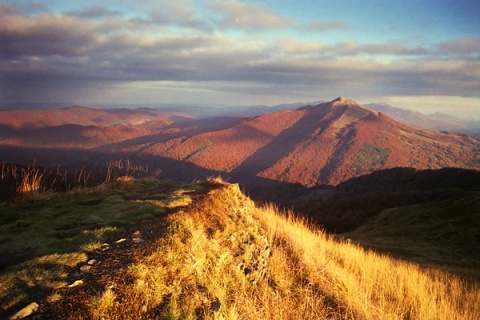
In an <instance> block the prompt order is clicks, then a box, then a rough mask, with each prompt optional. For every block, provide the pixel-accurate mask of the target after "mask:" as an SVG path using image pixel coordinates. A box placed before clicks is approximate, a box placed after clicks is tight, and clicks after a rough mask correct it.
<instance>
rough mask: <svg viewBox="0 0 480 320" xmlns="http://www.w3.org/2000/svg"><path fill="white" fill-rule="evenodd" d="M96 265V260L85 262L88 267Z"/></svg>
mask: <svg viewBox="0 0 480 320" xmlns="http://www.w3.org/2000/svg"><path fill="white" fill-rule="evenodd" d="M97 263H98V260H96V259H92V260H90V261H88V262H87V264H88V265H89V266H93V265H96V264H97Z"/></svg>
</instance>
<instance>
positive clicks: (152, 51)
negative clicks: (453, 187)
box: [0, 0, 480, 102]
mask: <svg viewBox="0 0 480 320" xmlns="http://www.w3.org/2000/svg"><path fill="white" fill-rule="evenodd" d="M141 6H142V8H141V9H142V10H139V11H138V12H133V13H130V14H127V13H126V12H124V11H121V10H120V9H112V8H107V7H102V6H93V7H86V8H81V9H78V10H70V11H64V12H62V11H60V12H52V11H49V10H48V8H45V7H41V6H37V7H33V6H30V7H28V8H27V7H18V6H13V5H6V4H3V5H0V48H1V49H0V77H1V78H0V85H1V87H2V88H3V89H2V91H3V93H2V94H0V102H2V101H1V100H3V102H11V101H23V100H24V101H31V100H34V99H36V98H38V99H39V100H42V99H46V98H47V97H48V98H49V99H50V98H52V99H53V97H52V95H54V94H53V93H54V92H55V93H58V92H60V91H59V88H64V89H68V90H65V92H68V93H69V94H71V92H72V91H74V90H76V89H78V91H81V92H87V91H88V92H90V93H89V94H90V95H98V88H99V87H108V84H112V83H134V82H138V83H145V82H158V81H162V82H169V83H178V84H179V88H181V87H182V83H186V82H188V83H189V84H191V85H192V86H197V87H198V88H210V90H212V91H217V92H223V91H225V92H237V93H245V94H246V93H248V94H257V95H261V94H262V93H263V94H268V95H274V94H275V92H277V93H278V92H281V94H282V95H287V94H291V95H293V96H302V95H303V96H313V95H314V94H315V91H318V89H319V88H322V90H323V92H329V91H330V92H332V93H331V94H332V95H335V94H337V93H340V94H342V95H363V96H385V95H395V96H401V95H455V96H470V97H479V98H480V90H479V89H480V87H479V84H480V39H479V38H473V37H464V38H458V39H452V40H449V41H444V42H438V43H428V42H427V43H423V42H420V41H416V42H406V41H401V40H396V39H392V40H390V41H387V42H375V41H371V42H365V41H363V42H359V41H357V40H355V39H352V40H348V41H340V42H331V41H321V40H318V39H315V38H311V39H310V38H309V39H307V38H306V37H304V36H302V35H303V32H305V30H310V31H313V32H315V33H320V34H321V33H323V32H328V33H331V32H336V31H338V30H348V29H349V28H350V25H349V24H348V23H346V22H343V21H341V20H338V21H337V20H328V21H321V20H311V21H298V20H295V19H293V18H292V17H288V16H283V15H280V14H276V13H275V12H273V11H271V10H268V9H267V8H266V7H263V6H259V5H254V4H251V3H243V2H240V1H237V0H228V1H208V2H206V3H205V4H203V3H202V6H201V7H199V4H198V3H197V2H194V1H188V0H183V1H179V2H172V1H155V2H149V1H144V2H142V3H141ZM209 84H210V86H209ZM219 84H222V85H219ZM86 88H89V90H87V89H86ZM33 95H37V97H35V96H33ZM38 95H41V96H38ZM61 99H63V100H68V97H60V98H58V97H57V101H58V100H61ZM92 99H93V98H92Z"/></svg>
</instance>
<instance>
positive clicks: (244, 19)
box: [209, 0, 294, 30]
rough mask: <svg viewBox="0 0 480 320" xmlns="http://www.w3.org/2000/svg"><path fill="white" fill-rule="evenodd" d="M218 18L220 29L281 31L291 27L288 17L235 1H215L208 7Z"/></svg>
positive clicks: (290, 20) (291, 20)
mask: <svg viewBox="0 0 480 320" xmlns="http://www.w3.org/2000/svg"><path fill="white" fill-rule="evenodd" d="M209 8H210V9H213V10H215V11H216V13H217V14H218V16H219V24H220V25H221V26H222V27H226V28H234V29H246V30H258V29H283V28H287V27H290V26H292V25H293V23H294V21H293V19H291V18H288V17H282V16H278V15H276V14H274V13H271V12H268V11H267V10H266V9H264V8H263V7H261V6H259V5H254V4H248V3H242V2H239V1H237V0H216V1H212V2H211V3H210V5H209Z"/></svg>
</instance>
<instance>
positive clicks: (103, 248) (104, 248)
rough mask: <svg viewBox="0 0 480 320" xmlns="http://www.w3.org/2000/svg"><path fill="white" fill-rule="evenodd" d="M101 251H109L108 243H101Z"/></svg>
mask: <svg viewBox="0 0 480 320" xmlns="http://www.w3.org/2000/svg"><path fill="white" fill-rule="evenodd" d="M100 248H101V249H102V251H107V250H108V249H110V245H109V244H108V243H106V242H105V243H102V245H101V247H100Z"/></svg>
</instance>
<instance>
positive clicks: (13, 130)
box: [0, 97, 480, 187]
mask: <svg viewBox="0 0 480 320" xmlns="http://www.w3.org/2000/svg"><path fill="white" fill-rule="evenodd" d="M1 113H2V114H1V117H0V119H1V120H0V126H2V127H3V128H4V130H3V131H4V132H7V134H5V136H4V138H3V139H1V140H0V148H1V149H3V152H2V153H3V154H4V157H3V159H2V160H4V161H6V162H16V163H19V162H20V163H22V162H23V163H25V162H28V161H31V160H33V159H36V160H37V163H38V164H41V165H45V166H54V165H56V164H59V163H61V164H62V165H66V166H73V167H74V166H77V167H78V166H80V163H79V162H78V161H79V160H81V162H82V166H87V167H88V166H89V165H91V166H93V165H98V164H102V163H104V162H105V161H107V160H108V159H112V158H124V159H126V158H128V159H130V160H131V161H134V162H137V163H142V164H145V165H148V166H149V168H150V169H151V170H152V171H153V170H154V171H156V172H162V175H163V176H164V177H166V178H172V179H193V178H197V177H198V176H203V175H221V176H223V177H225V178H228V179H232V180H234V181H239V182H242V183H244V184H246V185H249V184H258V183H261V182H264V183H266V182H268V181H271V182H282V183H299V184H301V185H304V186H307V187H312V186H316V185H322V184H330V185H336V184H339V183H341V182H343V181H346V180H348V179H350V178H352V177H357V176H361V175H365V174H368V173H370V172H374V171H377V170H382V169H388V168H394V167H412V168H416V169H436V168H443V167H461V168H470V169H479V168H480V139H479V138H476V137H473V136H469V135H466V134H461V133H452V132H447V131H444V132H439V131H436V130H431V129H426V128H421V127H417V126H412V125H407V124H405V123H401V122H398V121H395V120H393V119H392V118H391V117H389V116H387V115H386V114H385V113H384V112H379V111H374V110H372V109H369V108H366V107H364V106H361V105H359V104H358V103H356V102H355V101H352V100H349V99H347V98H343V97H339V98H337V99H335V100H333V101H330V102H325V103H320V104H318V105H307V106H303V107H299V108H297V109H294V110H284V111H277V112H270V113H266V114H262V115H258V116H250V117H212V118H193V117H191V116H189V115H187V114H185V113H180V112H176V113H175V112H162V111H159V110H152V109H135V110H128V109H117V110H97V109H91V108H84V107H72V108H65V109H50V110H39V111H35V112H28V113H26V112H25V111H2V112H1ZM5 128H7V129H5ZM52 154H54V156H51V155H52ZM28 157H31V159H27V158H28ZM79 157H80V158H79ZM55 161H56V162H57V163H54V162H55ZM85 162H87V163H85ZM174 167H176V168H174ZM180 167H181V169H178V168H180Z"/></svg>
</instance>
